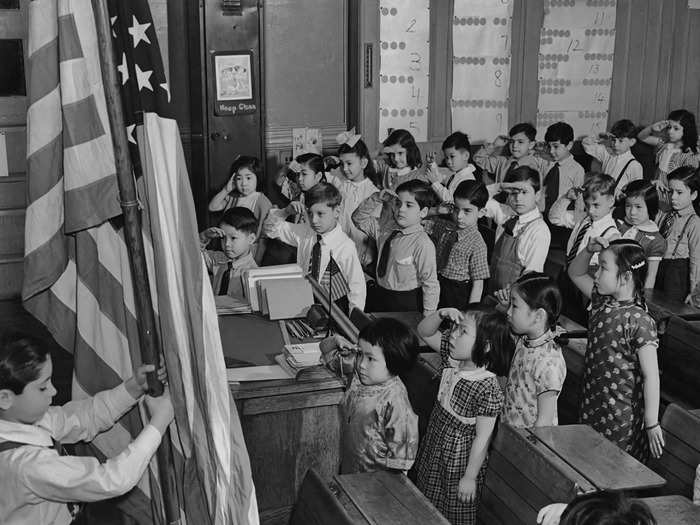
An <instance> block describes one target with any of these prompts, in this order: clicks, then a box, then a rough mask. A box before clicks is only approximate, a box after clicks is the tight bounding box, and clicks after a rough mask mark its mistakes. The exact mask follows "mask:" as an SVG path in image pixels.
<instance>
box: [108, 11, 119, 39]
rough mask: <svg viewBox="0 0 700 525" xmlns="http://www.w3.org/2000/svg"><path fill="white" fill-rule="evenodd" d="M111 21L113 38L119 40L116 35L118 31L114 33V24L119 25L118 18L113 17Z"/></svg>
mask: <svg viewBox="0 0 700 525" xmlns="http://www.w3.org/2000/svg"><path fill="white" fill-rule="evenodd" d="M109 21H110V22H111V25H112V36H113V37H114V38H117V33H116V31H114V24H116V23H117V17H116V16H112V17H110V19H109Z"/></svg>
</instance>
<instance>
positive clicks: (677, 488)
mask: <svg viewBox="0 0 700 525" xmlns="http://www.w3.org/2000/svg"><path fill="white" fill-rule="evenodd" d="M696 385H697V382H696ZM696 388H697V386H696ZM661 428H663V430H664V439H665V440H666V446H665V447H664V453H663V454H662V455H661V457H660V458H659V459H652V460H650V461H649V467H650V468H651V469H653V470H654V471H656V472H657V473H658V474H659V475H661V476H663V477H664V478H666V481H667V483H666V486H665V487H663V488H661V489H659V490H658V491H657V492H658V493H659V494H679V495H681V496H685V497H686V498H692V497H693V482H694V480H695V469H696V467H697V466H698V464H700V417H698V416H697V415H695V414H691V413H690V412H689V411H687V410H684V409H683V408H681V407H679V406H678V405H675V404H672V405H669V406H668V408H667V409H666V411H665V412H664V416H663V418H662V419H661ZM699 523H700V522H699Z"/></svg>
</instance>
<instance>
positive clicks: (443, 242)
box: [432, 180, 491, 310]
mask: <svg viewBox="0 0 700 525" xmlns="http://www.w3.org/2000/svg"><path fill="white" fill-rule="evenodd" d="M488 198H489V193H488V191H487V190H486V187H485V186H484V185H483V184H481V183H479V182H476V181H475V180H465V181H463V182H462V183H460V184H459V186H457V188H456V189H455V192H454V206H453V208H452V210H453V211H452V219H453V221H454V222H450V221H446V220H441V219H436V220H434V224H433V229H432V238H433V240H434V241H435V251H436V254H437V270H438V280H439V281H440V303H439V307H440V308H447V307H451V308H458V309H460V310H464V309H466V307H467V305H468V304H471V303H478V302H481V296H482V293H483V291H484V280H485V279H488V278H489V277H490V275H491V274H490V273H489V263H488V259H487V253H486V243H485V242H484V239H483V238H482V237H481V234H480V233H479V228H478V226H477V221H478V219H479V217H481V216H482V215H483V209H484V206H486V202H487V201H488Z"/></svg>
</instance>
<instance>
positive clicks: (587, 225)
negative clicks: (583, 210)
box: [566, 218, 593, 266]
mask: <svg viewBox="0 0 700 525" xmlns="http://www.w3.org/2000/svg"><path fill="white" fill-rule="evenodd" d="M592 224H593V223H592V222H591V219H590V218H586V221H585V222H584V223H583V224H582V225H581V228H579V230H578V233H577V234H576V239H574V244H573V245H571V250H569V253H568V254H567V256H566V265H567V266H568V265H570V264H571V261H573V260H574V259H575V258H576V256H577V255H578V249H579V248H580V247H581V242H582V241H583V238H584V237H585V236H586V234H587V233H588V230H590V229H591V225H592Z"/></svg>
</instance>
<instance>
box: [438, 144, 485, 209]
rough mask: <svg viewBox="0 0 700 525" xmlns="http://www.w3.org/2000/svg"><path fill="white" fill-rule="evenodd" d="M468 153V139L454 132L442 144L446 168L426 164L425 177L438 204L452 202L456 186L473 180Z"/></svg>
mask: <svg viewBox="0 0 700 525" xmlns="http://www.w3.org/2000/svg"><path fill="white" fill-rule="evenodd" d="M470 151H471V145H470V144H469V137H467V135H466V134H464V133H462V132H461V131H456V132H454V133H453V134H452V135H450V136H449V137H447V138H446V139H445V141H444V142H443V143H442V154H443V155H444V157H445V165H446V166H447V168H438V165H437V164H436V163H435V162H431V163H430V164H428V169H427V171H426V175H427V177H428V179H430V182H431V184H432V188H433V191H434V192H435V194H436V195H437V196H438V198H439V199H440V202H453V196H454V192H455V189H457V186H459V184H460V183H461V182H464V181H465V180H475V177H474V171H475V170H476V166H474V165H473V164H470V163H469V157H470V154H471V153H470Z"/></svg>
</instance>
